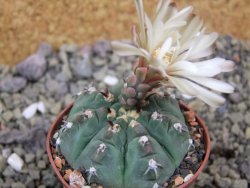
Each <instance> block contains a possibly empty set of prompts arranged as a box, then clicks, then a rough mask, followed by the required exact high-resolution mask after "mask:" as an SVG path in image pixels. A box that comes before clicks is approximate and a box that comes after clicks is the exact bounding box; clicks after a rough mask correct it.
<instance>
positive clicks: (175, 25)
mask: <svg viewBox="0 0 250 188" xmlns="http://www.w3.org/2000/svg"><path fill="white" fill-rule="evenodd" d="M135 4H136V9H137V13H138V16H139V23H140V32H139V33H138V32H137V31H136V29H135V27H133V29H132V32H133V42H134V45H131V44H127V43H122V42H119V41H113V42H112V47H113V50H114V52H116V53H117V54H118V55H121V56H127V55H138V56H141V57H142V58H144V59H145V60H146V62H147V63H148V66H149V67H151V68H152V69H155V70H158V71H159V72H160V74H161V75H162V76H163V77H165V78H166V80H164V81H162V84H165V85H167V86H171V87H176V88H177V89H179V90H180V91H181V92H183V93H185V94H188V95H191V96H196V97H198V98H200V99H201V100H203V101H204V102H206V103H207V104H209V105H211V106H215V107H216V106H218V105H220V104H222V103H224V101H225V99H224V98H223V97H221V96H220V95H218V94H216V93H214V92H212V91H210V90H214V91H218V92H222V93H231V92H233V90H234V88H233V87H232V86H231V85H229V84H227V83H224V82H222V81H219V80H216V79H214V78H212V77H214V76H215V75H217V74H219V73H221V72H229V71H232V70H233V68H234V63H233V62H232V61H228V60H225V59H222V58H213V59H209V60H205V61H202V60H201V58H204V57H208V56H209V55H211V54H212V50H211V47H212V45H213V43H214V42H215V40H216V39H217V37H218V35H217V34H216V33H211V34H206V33H205V29H204V28H203V22H202V20H201V19H200V18H199V17H198V16H194V15H192V14H191V12H192V7H187V8H184V9H182V10H180V11H178V10H177V9H176V8H175V7H174V6H173V5H172V4H171V3H170V1H169V0H159V2H158V5H157V8H156V12H155V15H154V18H153V19H152V20H150V19H149V17H148V16H147V14H146V13H144V9H143V3H142V0H135Z"/></svg>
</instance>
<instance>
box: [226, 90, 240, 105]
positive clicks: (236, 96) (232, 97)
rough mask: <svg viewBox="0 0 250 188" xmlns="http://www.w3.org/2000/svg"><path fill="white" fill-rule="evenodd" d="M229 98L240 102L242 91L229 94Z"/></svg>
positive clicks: (234, 101)
mask: <svg viewBox="0 0 250 188" xmlns="http://www.w3.org/2000/svg"><path fill="white" fill-rule="evenodd" d="M229 99H230V101H231V102H233V103H235V104H237V103H239V102H240V101H241V99H242V97H241V95H240V93H238V92H235V93H231V94H230V95H229Z"/></svg>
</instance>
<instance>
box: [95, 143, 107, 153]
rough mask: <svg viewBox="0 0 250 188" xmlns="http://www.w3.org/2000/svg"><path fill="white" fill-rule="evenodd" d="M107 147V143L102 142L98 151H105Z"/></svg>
mask: <svg viewBox="0 0 250 188" xmlns="http://www.w3.org/2000/svg"><path fill="white" fill-rule="evenodd" d="M106 148H107V146H106V144H104V143H101V144H100V145H99V146H98V148H97V153H100V152H101V153H103V152H104V151H105V149H106Z"/></svg>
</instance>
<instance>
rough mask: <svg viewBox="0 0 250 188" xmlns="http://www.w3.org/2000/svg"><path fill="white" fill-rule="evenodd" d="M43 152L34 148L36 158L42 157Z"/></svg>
mask: <svg viewBox="0 0 250 188" xmlns="http://www.w3.org/2000/svg"><path fill="white" fill-rule="evenodd" d="M43 154H44V150H43V149H38V150H36V160H37V161H39V160H40V159H42V157H43Z"/></svg>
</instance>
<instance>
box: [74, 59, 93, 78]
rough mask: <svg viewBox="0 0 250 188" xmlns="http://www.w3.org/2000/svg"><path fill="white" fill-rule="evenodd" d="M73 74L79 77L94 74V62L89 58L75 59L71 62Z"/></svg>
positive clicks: (88, 76)
mask: <svg viewBox="0 0 250 188" xmlns="http://www.w3.org/2000/svg"><path fill="white" fill-rule="evenodd" d="M70 65H71V68H72V72H73V74H74V75H75V76H76V77H77V78H78V79H81V78H90V77H91V76H92V74H93V71H92V64H91V62H90V60H89V59H88V58H87V59H75V61H74V62H72V63H71V64H70Z"/></svg>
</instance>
